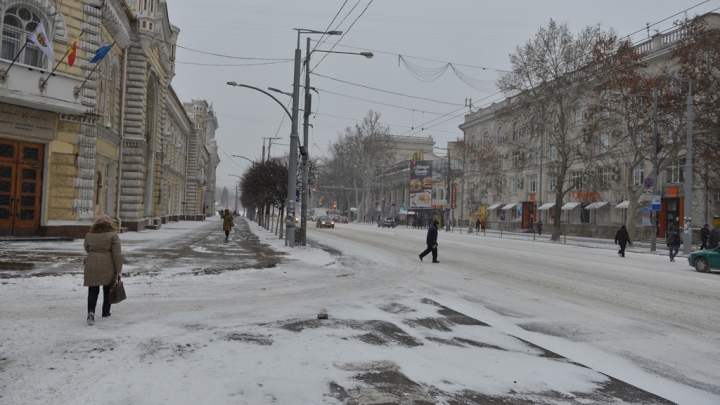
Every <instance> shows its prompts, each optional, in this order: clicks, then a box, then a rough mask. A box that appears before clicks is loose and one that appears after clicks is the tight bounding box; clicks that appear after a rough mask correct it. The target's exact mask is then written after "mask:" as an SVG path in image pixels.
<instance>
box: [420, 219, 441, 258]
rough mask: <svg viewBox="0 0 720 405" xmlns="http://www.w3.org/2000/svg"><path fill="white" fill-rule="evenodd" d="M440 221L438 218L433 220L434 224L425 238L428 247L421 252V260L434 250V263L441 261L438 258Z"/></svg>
mask: <svg viewBox="0 0 720 405" xmlns="http://www.w3.org/2000/svg"><path fill="white" fill-rule="evenodd" d="M438 224H439V222H438V221H437V220H435V221H433V223H432V226H431V227H430V229H428V233H427V238H426V239H425V243H426V244H427V249H425V251H423V252H422V253H420V261H422V259H423V257H425V256H427V255H428V253H430V252H432V258H433V261H432V262H433V263H440V262H439V261H438V259H437V255H438V253H437V247H438V243H437V238H438V229H437V225H438Z"/></svg>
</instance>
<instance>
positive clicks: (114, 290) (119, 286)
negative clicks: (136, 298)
mask: <svg viewBox="0 0 720 405" xmlns="http://www.w3.org/2000/svg"><path fill="white" fill-rule="evenodd" d="M125 298H127V296H126V295H125V287H124V286H123V282H122V281H121V280H120V275H119V274H118V276H117V278H116V279H115V281H114V282H113V283H112V285H111V286H110V303H111V304H117V303H120V302H122V301H124V300H125Z"/></svg>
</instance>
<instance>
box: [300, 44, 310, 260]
mask: <svg viewBox="0 0 720 405" xmlns="http://www.w3.org/2000/svg"><path fill="white" fill-rule="evenodd" d="M311 108H312V95H311V94H310V37H308V38H307V51H306V53H305V107H304V110H305V111H304V112H303V147H301V148H300V155H302V200H301V204H302V207H301V211H300V228H301V230H300V232H301V233H302V235H301V238H300V239H301V240H302V245H303V246H306V245H307V205H308V177H309V174H310V168H309V167H308V166H309V165H308V154H309V148H308V132H309V127H310V125H309V124H310V122H309V121H310V109H311Z"/></svg>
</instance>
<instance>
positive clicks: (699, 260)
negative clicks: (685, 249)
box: [688, 247, 720, 273]
mask: <svg viewBox="0 0 720 405" xmlns="http://www.w3.org/2000/svg"><path fill="white" fill-rule="evenodd" d="M688 263H689V264H690V266H692V267H695V270H697V271H699V272H701V273H707V272H708V271H710V270H720V247H716V248H715V249H705V250H698V251H697V252H693V253H691V254H690V256H689V257H688Z"/></svg>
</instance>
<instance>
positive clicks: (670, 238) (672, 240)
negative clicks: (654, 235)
mask: <svg viewBox="0 0 720 405" xmlns="http://www.w3.org/2000/svg"><path fill="white" fill-rule="evenodd" d="M665 243H667V246H668V249H669V250H670V261H671V262H674V261H675V256H677V254H678V251H680V229H679V228H678V226H677V225H675V223H673V224H672V225H670V229H668V231H667V234H666V235H665Z"/></svg>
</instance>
